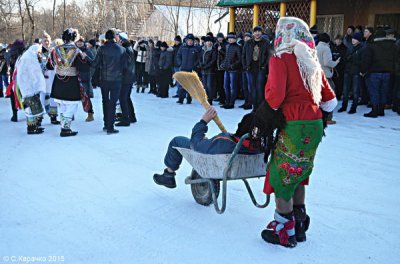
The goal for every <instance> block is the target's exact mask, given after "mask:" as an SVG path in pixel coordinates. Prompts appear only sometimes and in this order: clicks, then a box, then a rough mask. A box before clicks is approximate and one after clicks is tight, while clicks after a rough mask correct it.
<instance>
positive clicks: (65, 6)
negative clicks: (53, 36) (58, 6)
mask: <svg viewBox="0 0 400 264" xmlns="http://www.w3.org/2000/svg"><path fill="white" fill-rule="evenodd" d="M65 1H66V0H64V17H63V29H62V30H64V29H65V9H66V8H67V4H66V3H65Z"/></svg>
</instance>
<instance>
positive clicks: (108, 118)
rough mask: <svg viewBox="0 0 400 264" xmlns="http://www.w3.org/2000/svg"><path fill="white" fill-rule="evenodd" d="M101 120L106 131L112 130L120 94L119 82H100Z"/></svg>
mask: <svg viewBox="0 0 400 264" xmlns="http://www.w3.org/2000/svg"><path fill="white" fill-rule="evenodd" d="M100 88H101V96H102V101H103V116H104V117H103V120H104V127H106V128H107V131H112V130H113V129H114V122H115V107H116V104H117V101H118V99H119V97H120V93H121V81H101V86H100Z"/></svg>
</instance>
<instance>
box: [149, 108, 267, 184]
mask: <svg viewBox="0 0 400 264" xmlns="http://www.w3.org/2000/svg"><path fill="white" fill-rule="evenodd" d="M216 114H217V112H216V110H215V109H214V108H213V107H210V108H209V109H208V110H206V112H205V114H204V115H203V117H202V119H201V120H200V122H198V123H196V124H195V126H194V127H193V129H192V135H191V137H190V138H187V137H175V138H173V139H172V140H171V142H170V143H169V146H168V150H167V153H166V155H165V158H164V164H165V166H166V168H165V169H164V173H162V174H154V176H153V180H154V182H155V183H156V184H158V185H163V186H165V187H167V188H175V187H176V181H175V176H176V173H175V172H176V171H177V170H178V169H179V167H180V165H181V163H182V159H183V158H182V155H181V154H180V153H179V151H178V150H176V149H175V147H180V148H187V149H193V150H194V151H197V152H200V153H203V154H231V153H232V152H233V150H234V149H235V147H236V144H237V142H238V141H239V139H240V137H242V136H243V135H244V134H246V133H248V132H249V131H250V130H251V127H252V125H253V119H254V114H253V113H251V114H247V115H245V116H244V117H243V118H242V120H241V121H240V123H239V124H238V129H237V130H236V133H235V134H230V133H220V134H218V135H216V136H215V137H212V138H210V139H208V138H207V137H206V133H207V130H208V127H207V125H208V123H209V122H210V121H211V120H212V119H213V118H214V117H215V116H216ZM247 142H249V141H248V140H247ZM245 145H246V144H245ZM247 146H248V147H245V146H242V148H241V149H240V151H239V153H242V154H256V153H260V150H259V149H258V148H252V147H250V144H247Z"/></svg>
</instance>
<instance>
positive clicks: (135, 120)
mask: <svg viewBox="0 0 400 264" xmlns="http://www.w3.org/2000/svg"><path fill="white" fill-rule="evenodd" d="M129 122H130V123H136V122H137V119H136V115H135V114H134V115H133V116H130V117H129Z"/></svg>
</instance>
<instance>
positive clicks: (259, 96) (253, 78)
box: [247, 70, 266, 111]
mask: <svg viewBox="0 0 400 264" xmlns="http://www.w3.org/2000/svg"><path fill="white" fill-rule="evenodd" d="M247 79H248V83H249V85H248V89H249V93H250V98H251V104H252V105H253V110H254V111H255V110H257V108H258V106H259V105H261V103H262V102H263V101H264V100H265V99H264V97H265V93H264V91H265V81H266V73H265V72H264V71H262V70H258V71H248V72H247Z"/></svg>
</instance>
